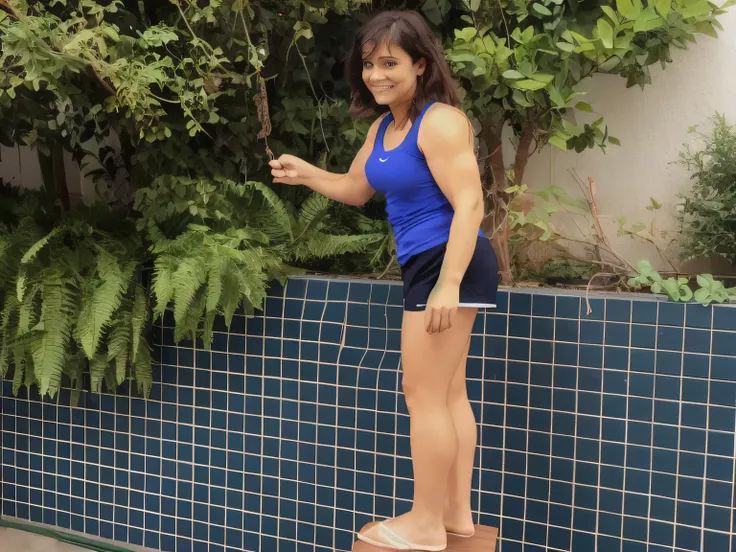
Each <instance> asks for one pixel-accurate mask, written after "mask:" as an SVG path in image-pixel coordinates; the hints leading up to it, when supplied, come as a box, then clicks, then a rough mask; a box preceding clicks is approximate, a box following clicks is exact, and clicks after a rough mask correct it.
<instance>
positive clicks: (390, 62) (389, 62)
mask: <svg viewBox="0 0 736 552" xmlns="http://www.w3.org/2000/svg"><path fill="white" fill-rule="evenodd" d="M394 65H396V62H395V61H387V62H386V66H387V67H393V66H394Z"/></svg>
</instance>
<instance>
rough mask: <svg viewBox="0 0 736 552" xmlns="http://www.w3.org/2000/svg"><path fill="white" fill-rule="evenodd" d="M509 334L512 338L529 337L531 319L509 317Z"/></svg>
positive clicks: (515, 316) (526, 317)
mask: <svg viewBox="0 0 736 552" xmlns="http://www.w3.org/2000/svg"><path fill="white" fill-rule="evenodd" d="M508 321H509V333H508V335H510V336H514V337H529V335H530V327H531V318H530V317H529V316H520V315H511V316H509V317H508Z"/></svg>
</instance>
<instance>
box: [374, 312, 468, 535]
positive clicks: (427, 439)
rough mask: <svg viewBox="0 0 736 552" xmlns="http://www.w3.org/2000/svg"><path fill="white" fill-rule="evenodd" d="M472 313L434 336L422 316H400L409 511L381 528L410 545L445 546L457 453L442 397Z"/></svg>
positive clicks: (458, 317) (462, 350) (455, 367)
mask: <svg viewBox="0 0 736 552" xmlns="http://www.w3.org/2000/svg"><path fill="white" fill-rule="evenodd" d="M476 313H477V309H475V308H460V309H458V310H457V315H456V316H455V319H454V321H453V325H452V327H451V328H449V329H447V330H445V331H443V332H441V333H438V334H429V333H427V331H426V329H425V325H424V312H411V311H407V312H405V313H404V318H403V323H402V342H401V353H402V366H403V380H402V386H403V391H404V396H405V398H406V405H407V408H408V410H409V415H410V426H411V430H410V433H411V435H410V438H411V453H412V465H413V468H414V502H413V505H412V509H411V511H410V512H408V513H406V514H404V515H403V516H399V517H397V518H395V519H393V520H391V521H389V522H388V523H387V527H389V528H390V529H391V530H392V531H393V532H394V533H396V534H397V535H399V536H400V537H401V538H402V539H404V540H406V541H409V542H412V543H416V544H424V545H430V546H433V545H435V546H439V545H443V544H445V543H446V542H447V535H446V533H445V527H444V520H443V518H444V510H445V500H446V498H447V491H448V482H449V475H450V470H451V468H452V466H453V464H454V462H455V457H456V455H457V450H458V436H457V432H456V429H455V423H454V421H453V417H452V413H451V411H450V407H449V405H448V397H449V392H450V384H451V382H452V380H453V377H454V376H455V374H456V372H457V370H458V366H459V365H460V361H461V359H462V358H463V356H464V354H465V350H466V345H467V343H468V340H469V337H470V332H471V331H472V328H473V322H474V321H475V316H476ZM368 532H370V533H371V536H374V535H376V534H378V531H376V529H375V528H374V526H373V525H371V527H369V528H367V529H365V531H364V534H367V533H368ZM379 539H380V537H379Z"/></svg>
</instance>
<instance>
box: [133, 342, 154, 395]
mask: <svg viewBox="0 0 736 552" xmlns="http://www.w3.org/2000/svg"><path fill="white" fill-rule="evenodd" d="M135 357H136V361H135V363H133V372H134V373H135V380H136V382H138V391H139V393H140V394H141V395H143V396H144V397H146V398H148V396H149V395H150V393H151V384H152V382H153V376H152V375H151V364H152V361H151V351H150V349H149V348H148V343H146V340H145V339H141V340H140V342H139V343H138V350H137V351H136V355H135Z"/></svg>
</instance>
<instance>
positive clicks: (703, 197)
mask: <svg viewBox="0 0 736 552" xmlns="http://www.w3.org/2000/svg"><path fill="white" fill-rule="evenodd" d="M701 136H702V137H703V140H704V144H703V146H702V147H701V148H698V149H694V148H692V147H688V148H687V149H686V150H685V151H684V152H683V153H682V154H681V158H680V162H681V163H682V164H683V165H685V166H686V167H687V168H688V170H689V171H690V172H691V178H692V180H693V187H692V190H691V191H690V192H689V193H688V194H686V195H684V196H683V200H684V201H683V202H682V204H681V206H680V229H681V232H682V234H683V236H684V240H683V256H684V258H687V259H692V258H694V257H699V256H704V257H712V256H720V257H723V258H724V259H726V260H727V261H729V262H730V263H731V264H736V127H733V126H730V125H729V124H728V123H727V122H726V118H725V116H723V115H719V114H717V115H716V116H715V117H714V118H713V130H712V132H711V134H709V135H702V134H701Z"/></svg>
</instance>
